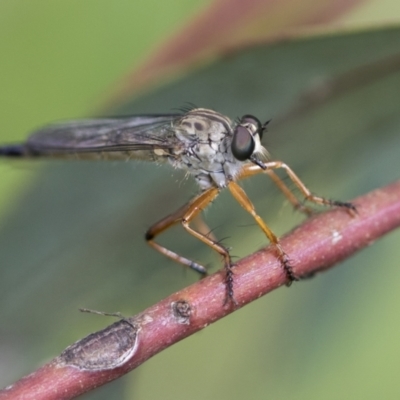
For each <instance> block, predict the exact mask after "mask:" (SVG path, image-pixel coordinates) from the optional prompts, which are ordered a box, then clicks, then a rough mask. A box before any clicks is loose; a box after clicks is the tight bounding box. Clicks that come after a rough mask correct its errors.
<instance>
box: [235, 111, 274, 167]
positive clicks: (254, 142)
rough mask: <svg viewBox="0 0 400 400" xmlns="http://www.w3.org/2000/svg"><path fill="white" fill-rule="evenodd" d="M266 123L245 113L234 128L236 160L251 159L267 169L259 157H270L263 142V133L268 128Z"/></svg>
mask: <svg viewBox="0 0 400 400" xmlns="http://www.w3.org/2000/svg"><path fill="white" fill-rule="evenodd" d="M268 122H269V121H267V122H266V123H265V124H261V122H260V121H259V120H258V119H257V118H256V117H254V116H252V115H244V116H243V117H242V118H241V119H240V120H239V122H238V124H237V125H236V126H235V128H234V130H233V136H232V142H231V151H232V154H233V156H234V157H235V159H236V160H239V161H247V160H248V161H251V162H252V163H254V164H256V165H258V166H259V167H261V168H263V169H265V166H264V164H263V163H262V161H261V160H260V159H259V158H258V157H259V156H261V157H262V158H267V157H268V151H267V149H266V148H265V147H263V145H262V144H261V139H262V137H263V133H264V132H265V131H266V129H267V125H268Z"/></svg>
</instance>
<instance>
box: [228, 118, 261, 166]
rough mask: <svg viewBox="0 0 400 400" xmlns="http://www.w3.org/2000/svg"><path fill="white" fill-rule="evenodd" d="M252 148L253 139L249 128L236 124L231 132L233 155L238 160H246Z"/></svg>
mask: <svg viewBox="0 0 400 400" xmlns="http://www.w3.org/2000/svg"><path fill="white" fill-rule="evenodd" d="M241 123H242V121H241ZM254 148H255V143H254V139H253V136H252V135H251V132H250V131H249V129H248V128H247V127H245V126H242V125H238V126H237V127H236V128H235V131H234V133H233V139H232V145H231V149H232V154H233V155H234V157H235V158H236V159H237V160H239V161H245V160H248V159H249V158H250V156H251V155H252V154H253V152H254Z"/></svg>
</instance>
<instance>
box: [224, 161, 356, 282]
mask: <svg viewBox="0 0 400 400" xmlns="http://www.w3.org/2000/svg"><path fill="white" fill-rule="evenodd" d="M264 165H265V167H266V169H262V168H261V167H259V166H258V165H253V164H247V165H245V166H244V167H243V169H242V171H241V173H240V174H239V176H238V177H237V179H238V180H239V179H245V178H248V177H250V176H253V175H256V174H259V173H266V174H268V175H269V176H270V177H271V179H272V180H273V181H274V183H275V184H276V185H277V186H278V188H279V189H281V190H282V192H283V193H284V195H285V196H286V197H287V198H288V199H289V201H290V202H291V203H292V204H293V206H294V207H295V208H297V209H299V210H300V211H303V212H305V213H306V214H308V213H309V212H311V210H310V209H309V208H308V207H304V206H303V205H302V204H301V203H300V202H299V200H298V199H297V198H296V197H295V196H294V195H293V193H292V192H291V191H290V189H289V188H288V187H287V186H286V184H285V183H284V182H283V181H282V180H281V179H280V178H279V176H278V175H277V174H276V173H275V172H274V171H273V170H274V169H277V168H283V169H284V170H285V171H286V173H287V174H288V176H289V178H290V179H291V180H292V181H293V183H294V184H295V185H296V186H297V188H298V189H299V190H300V192H301V193H302V194H303V195H304V197H305V199H306V200H310V201H312V202H314V203H316V204H321V205H327V206H338V207H344V208H346V209H347V210H349V211H350V212H352V213H354V212H356V208H355V206H354V205H353V204H351V203H345V202H341V201H333V200H328V199H325V198H323V197H319V196H315V195H313V194H312V193H311V191H310V190H309V189H308V188H307V187H306V186H305V185H304V183H303V182H302V181H301V180H300V178H299V177H298V176H297V175H296V174H295V173H294V172H293V170H292V169H291V168H289V167H288V166H287V165H286V164H284V163H283V162H281V161H271V162H268V163H265V164H264ZM228 187H229V189H230V191H231V193H232V195H233V196H234V197H235V199H236V200H237V201H238V202H239V204H240V205H241V206H242V207H243V208H244V209H245V210H246V211H247V212H248V213H250V214H251V215H252V216H253V218H254V219H255V221H256V222H257V224H258V225H259V226H260V228H261V229H262V231H263V232H264V233H265V235H266V236H267V237H268V239H269V241H270V242H271V243H272V245H273V246H274V247H275V249H276V252H277V254H278V258H279V260H280V262H281V264H282V266H283V269H284V271H285V273H286V276H287V279H288V283H287V285H290V284H291V282H292V281H294V280H297V278H296V275H295V274H294V272H293V269H292V267H291V265H290V263H289V257H288V255H287V254H286V253H285V251H284V250H283V249H282V247H281V246H280V244H279V239H278V238H277V236H276V235H275V234H274V233H273V232H272V231H271V230H270V229H269V227H268V226H267V225H266V224H265V222H264V221H263V220H262V219H261V217H260V216H259V215H257V213H256V211H255V209H254V206H253V204H252V203H251V201H250V199H249V198H248V197H247V195H246V193H245V192H244V190H243V189H242V188H241V187H240V186H239V185H238V184H237V183H235V182H230V183H229V185H228Z"/></svg>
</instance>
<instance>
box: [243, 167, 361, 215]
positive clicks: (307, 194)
mask: <svg viewBox="0 0 400 400" xmlns="http://www.w3.org/2000/svg"><path fill="white" fill-rule="evenodd" d="M264 165H265V167H266V169H262V168H260V167H259V166H258V165H253V164H247V165H245V166H244V167H243V168H242V171H241V172H240V174H239V176H238V177H237V179H245V178H248V177H250V176H253V175H257V174H259V173H262V172H264V173H266V174H268V175H269V176H270V177H271V178H272V180H273V181H274V182H275V184H276V185H277V186H278V187H279V188H280V189H281V190H282V192H283V193H284V194H285V196H286V197H287V198H288V199H289V201H290V202H291V203H292V204H293V205H294V207H295V208H299V209H300V211H304V212H306V213H307V211H306V210H302V207H303V206H302V204H301V203H300V202H299V201H298V199H297V198H296V197H295V196H294V195H293V193H291V192H290V189H289V188H288V187H287V186H286V185H285V183H284V182H283V181H282V180H281V179H280V178H279V177H278V175H276V174H275V172H274V171H273V170H274V169H278V168H282V169H284V170H285V171H286V173H287V174H288V176H289V178H290V179H291V180H292V182H293V183H294V184H295V185H296V186H297V188H298V189H299V190H300V192H301V193H302V194H303V196H304V198H305V199H306V200H309V201H312V202H313V203H316V204H320V205H325V206H331V207H332V206H337V207H344V208H346V209H348V210H349V211H351V212H353V213H354V212H356V207H355V206H354V205H353V204H351V203H346V202H342V201H335V200H329V199H325V198H324V197H319V196H315V195H314V194H312V193H311V191H310V190H309V189H308V188H307V187H306V185H304V183H303V182H302V181H301V180H300V178H299V177H298V176H297V175H296V174H295V173H294V172H293V170H292V169H291V168H290V167H289V166H288V165H286V164H285V163H283V162H282V161H270V162H267V163H265V164H264Z"/></svg>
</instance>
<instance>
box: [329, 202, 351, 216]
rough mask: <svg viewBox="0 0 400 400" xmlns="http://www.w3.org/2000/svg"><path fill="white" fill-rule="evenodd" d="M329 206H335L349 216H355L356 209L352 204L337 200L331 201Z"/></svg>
mask: <svg viewBox="0 0 400 400" xmlns="http://www.w3.org/2000/svg"><path fill="white" fill-rule="evenodd" d="M331 205H333V206H336V207H342V208H345V209H347V210H348V211H349V212H350V214H352V215H355V214H357V207H356V206H355V205H354V204H353V203H349V202H346V201H337V200H333V201H332V200H331Z"/></svg>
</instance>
